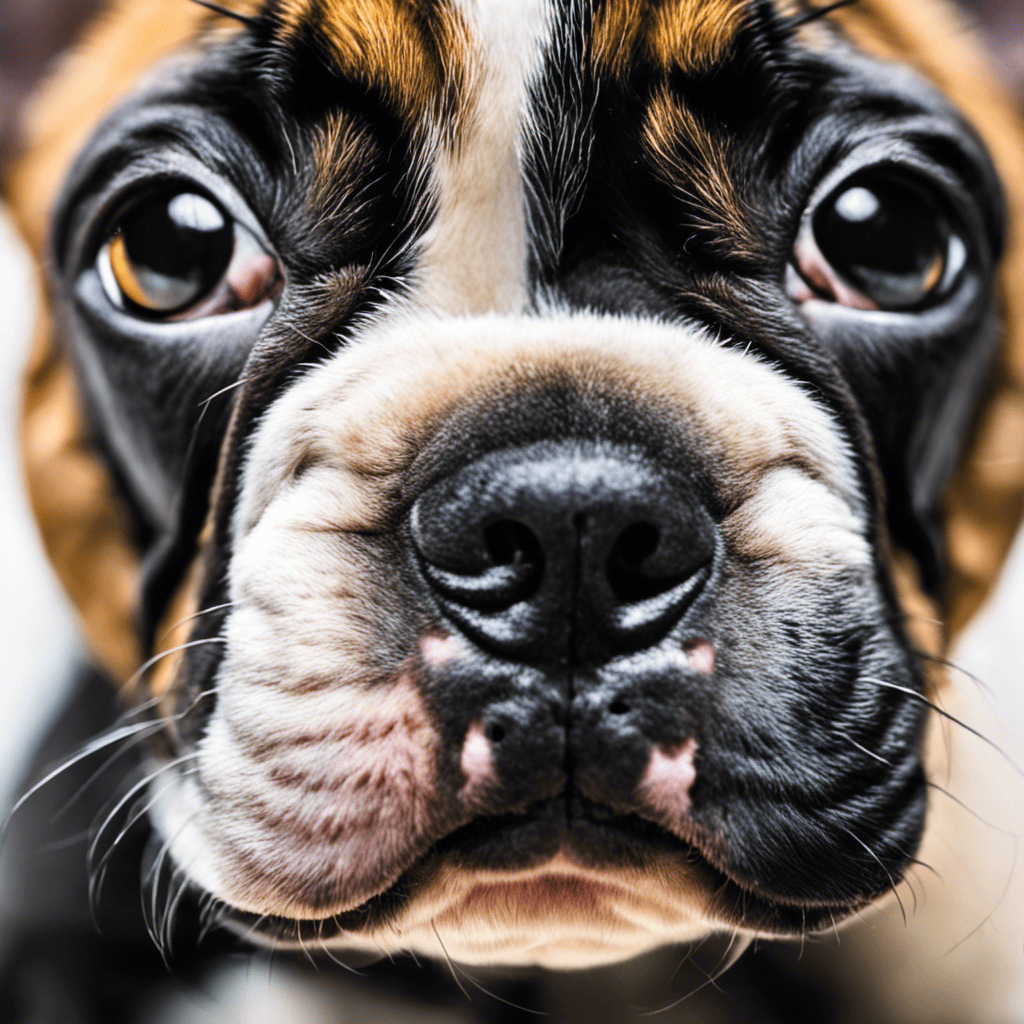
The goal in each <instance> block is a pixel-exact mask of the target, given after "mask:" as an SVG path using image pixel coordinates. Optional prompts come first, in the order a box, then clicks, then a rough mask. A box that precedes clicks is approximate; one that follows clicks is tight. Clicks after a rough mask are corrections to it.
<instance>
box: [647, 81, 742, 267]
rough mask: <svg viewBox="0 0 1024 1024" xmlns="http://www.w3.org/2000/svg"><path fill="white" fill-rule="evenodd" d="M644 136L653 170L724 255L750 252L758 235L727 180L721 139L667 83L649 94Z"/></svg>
mask: <svg viewBox="0 0 1024 1024" xmlns="http://www.w3.org/2000/svg"><path fill="white" fill-rule="evenodd" d="M643 139H644V143H645V145H646V148H647V152H648V154H649V155H650V158H651V161H652V163H653V164H654V168H655V173H656V174H657V175H658V176H659V177H660V178H661V179H662V181H664V183H665V184H666V185H667V186H668V187H669V188H671V189H672V191H673V192H675V193H676V195H677V196H678V197H679V198H680V199H681V200H682V201H683V203H684V204H685V206H686V208H687V210H688V212H689V214H690V217H691V219H692V221H693V222H694V223H695V224H696V226H697V227H699V228H702V229H704V230H706V231H707V232H708V233H709V234H711V236H712V238H713V239H714V240H715V241H716V242H717V243H718V244H719V245H720V247H721V248H722V249H723V250H724V251H726V252H727V253H728V254H729V255H731V256H737V257H739V258H744V259H751V258H753V257H754V256H755V255H756V253H757V247H758V243H757V237H756V235H755V233H754V230H753V227H752V226H751V218H750V214H749V211H748V210H747V209H746V208H745V207H744V204H743V201H742V200H741V198H740V196H739V193H738V192H737V190H736V186H735V185H734V183H733V180H732V172H731V170H730V168H729V160H728V152H727V144H726V141H725V140H724V139H722V138H717V137H715V136H714V135H713V134H712V133H711V132H710V131H709V130H708V129H707V128H706V126H705V125H703V124H702V123H701V122H700V121H699V120H698V119H697V118H696V117H695V116H694V115H693V114H692V113H691V112H690V111H689V110H687V108H686V107H685V106H684V105H683V104H682V103H681V102H680V100H679V99H678V98H677V97H676V96H675V95H673V93H672V92H671V91H670V90H669V89H668V88H667V87H663V88H660V89H659V90H658V91H657V92H656V93H655V94H654V97H653V99H652V100H651V103H650V106H649V107H648V109H647V113H646V121H645V124H644V133H643Z"/></svg>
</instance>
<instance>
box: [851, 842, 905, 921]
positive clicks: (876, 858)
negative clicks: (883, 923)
mask: <svg viewBox="0 0 1024 1024" xmlns="http://www.w3.org/2000/svg"><path fill="white" fill-rule="evenodd" d="M839 827H840V828H841V829H842V830H843V831H844V832H845V833H846V834H847V835H848V836H850V837H851V838H852V839H853V840H854V842H857V843H859V844H860V845H861V846H862V847H864V849H865V850H867V852H868V854H869V855H870V856H871V857H872V859H873V860H874V861H875V863H876V864H878V866H879V867H880V868H881V869H882V870H883V871H884V872H885V875H886V877H887V878H888V879H889V888H890V889H892V894H893V896H895V897H896V902H897V903H898V904H899V905H900V913H901V914H902V915H903V926H904V928H905V927H906V926H907V908H906V907H904V906H903V900H901V899H900V894H899V893H898V892H897V891H896V882H895V881H894V880H893V877H892V874H891V873H890V871H889V869H888V868H887V867H886V866H885V865H884V864H883V863H882V861H881V859H880V858H879V856H878V854H877V853H875V851H874V850H872V849H871V847H870V846H868V844H867V843H865V842H864V840H863V839H861V837H860V836H858V835H857V834H856V833H854V832H851V831H850V830H849V829H848V828H847V827H846V826H845V825H840V826H839Z"/></svg>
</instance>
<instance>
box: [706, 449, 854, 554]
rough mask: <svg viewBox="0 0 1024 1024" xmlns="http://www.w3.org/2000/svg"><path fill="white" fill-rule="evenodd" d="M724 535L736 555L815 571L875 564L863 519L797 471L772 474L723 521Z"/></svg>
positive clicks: (830, 493) (842, 501)
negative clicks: (810, 568) (807, 567)
mask: <svg viewBox="0 0 1024 1024" xmlns="http://www.w3.org/2000/svg"><path fill="white" fill-rule="evenodd" d="M722 533H723V536H724V537H725V540H726V543H727V545H728V546H729V548H730V550H731V551H732V553H733V554H735V555H736V556H738V557H740V558H742V559H744V560H745V561H748V562H759V563H762V564H765V565H772V564H780V565H786V564H790V565H792V564H800V563H803V564H807V565H808V566H811V567H812V568H813V569H814V571H816V572H817V571H826V572H827V571H829V570H835V569H849V568H854V567H860V568H866V567H868V566H869V565H870V564H871V557H872V556H871V548H870V545H869V543H868V541H867V539H866V537H865V535H864V534H865V524H864V522H863V519H862V517H861V516H860V515H859V514H858V513H857V512H855V510H854V509H852V508H851V507H850V505H849V504H848V503H847V502H846V501H844V500H843V499H841V498H840V497H838V496H837V495H836V494H835V493H834V492H832V491H831V490H829V489H828V488H826V487H825V486H824V485H823V484H821V483H820V482H819V481H817V480H815V479H812V478H810V477H808V476H806V475H805V474H803V473H801V472H798V471H797V470H795V469H788V468H783V469H778V470H775V471H773V472H770V473H769V474H768V475H767V476H766V477H765V478H764V479H763V480H762V481H761V483H760V485H759V487H758V489H757V491H756V492H755V494H754V495H753V497H752V498H750V499H749V500H748V501H746V502H744V503H743V505H742V506H741V507H740V508H739V509H738V510H737V511H736V512H734V513H733V514H732V515H731V516H729V517H728V518H727V519H726V520H725V522H723V524H722Z"/></svg>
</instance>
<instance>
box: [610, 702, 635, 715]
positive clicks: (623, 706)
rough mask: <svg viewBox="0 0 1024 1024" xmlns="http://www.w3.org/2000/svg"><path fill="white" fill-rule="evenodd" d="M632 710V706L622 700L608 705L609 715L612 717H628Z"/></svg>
mask: <svg viewBox="0 0 1024 1024" xmlns="http://www.w3.org/2000/svg"><path fill="white" fill-rule="evenodd" d="M631 710H632V709H631V708H630V706H629V705H628V704H627V703H626V702H625V701H624V700H622V699H621V698H619V699H618V700H613V701H612V702H611V704H609V705H608V713H609V714H612V715H628V714H629V712H630V711H631Z"/></svg>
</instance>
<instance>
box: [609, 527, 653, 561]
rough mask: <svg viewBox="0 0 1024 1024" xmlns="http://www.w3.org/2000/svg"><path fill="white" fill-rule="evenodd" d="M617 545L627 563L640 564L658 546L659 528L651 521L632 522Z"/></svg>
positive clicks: (621, 535)
mask: <svg viewBox="0 0 1024 1024" xmlns="http://www.w3.org/2000/svg"><path fill="white" fill-rule="evenodd" d="M615 546H616V547H617V548H618V550H619V557H620V558H621V559H622V561H623V562H624V563H625V564H626V565H637V566H638V565H639V564H640V563H641V562H642V561H643V560H644V559H645V558H646V557H647V556H648V555H653V554H654V549H655V548H656V547H657V546H658V528H657V527H656V526H654V525H652V524H651V523H630V525H629V526H627V527H626V528H625V529H624V530H623V531H622V533H621V534H620V536H619V539H618V541H617V542H616V544H615Z"/></svg>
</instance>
